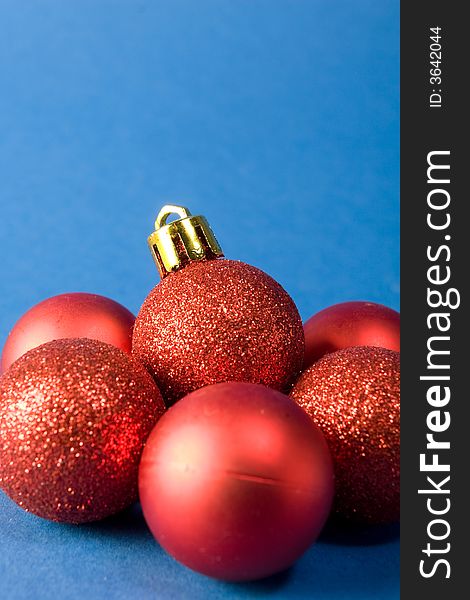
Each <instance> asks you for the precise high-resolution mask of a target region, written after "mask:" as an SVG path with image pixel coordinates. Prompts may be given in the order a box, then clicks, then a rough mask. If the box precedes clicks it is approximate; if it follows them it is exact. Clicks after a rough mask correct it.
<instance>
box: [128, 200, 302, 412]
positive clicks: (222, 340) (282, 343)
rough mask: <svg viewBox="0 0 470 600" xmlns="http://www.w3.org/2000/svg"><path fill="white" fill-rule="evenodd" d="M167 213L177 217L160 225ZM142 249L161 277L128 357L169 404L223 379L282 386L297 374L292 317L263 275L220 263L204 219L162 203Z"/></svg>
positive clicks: (298, 353) (289, 304) (298, 333)
mask: <svg viewBox="0 0 470 600" xmlns="http://www.w3.org/2000/svg"><path fill="white" fill-rule="evenodd" d="M172 213H177V214H179V215H180V216H181V218H180V219H178V220H177V221H173V222H172V223H169V224H168V225H165V223H166V219H167V218H168V216H169V215H170V214H172ZM149 245H150V248H151V250H152V252H153V255H154V259H155V261H156V263H157V265H158V267H159V270H160V273H161V275H162V277H163V280H162V281H161V282H160V283H159V284H158V285H157V286H156V287H155V288H154V289H153V290H152V291H151V292H150V294H149V295H148V297H147V299H146V300H145V302H144V304H143V306H142V308H141V310H140V312H139V314H138V316H137V319H136V323H135V327H134V336H133V352H134V354H135V355H136V356H137V357H138V358H139V359H140V360H141V361H142V362H143V364H144V365H145V366H146V367H147V369H148V370H149V371H150V372H151V373H152V374H153V375H154V377H155V379H156V381H157V383H158V385H159V387H160V389H161V390H162V393H163V396H164V397H165V400H166V401H167V402H168V403H169V404H171V403H173V402H175V401H176V400H178V399H179V398H181V397H182V396H184V395H185V394H187V393H189V392H191V391H193V390H195V389H198V388H200V387H203V386H205V385H208V384H214V383H219V382H223V381H245V382H250V383H262V384H264V385H267V386H270V387H272V388H275V389H279V390H282V389H285V388H286V386H287V385H288V384H289V382H291V381H292V379H293V378H294V377H295V375H296V374H297V373H298V372H299V371H300V368H301V366H302V360H303V353H304V335H303V329H302V323H301V320H300V316H299V313H298V311H297V308H296V307H295V304H294V302H293V301H292V299H291V298H290V297H289V295H288V294H287V293H286V292H285V291H284V289H283V288H282V287H281V286H280V285H279V284H278V283H276V281H274V279H272V278H271V277H269V275H266V273H263V271H260V270H259V269H256V268H255V267H251V266H249V265H247V264H244V263H242V262H236V261H233V260H225V259H222V258H221V256H222V251H221V249H220V247H219V245H218V243H217V241H216V240H215V238H214V236H213V234H212V231H211V230H210V228H209V225H208V223H207V221H206V220H205V219H204V217H200V216H199V217H195V216H190V213H189V212H188V211H187V209H185V208H182V207H179V206H165V207H164V208H163V209H162V211H161V212H160V214H159V216H158V218H157V221H156V231H155V232H154V233H153V234H152V235H151V236H150V237H149Z"/></svg>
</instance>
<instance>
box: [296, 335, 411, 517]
mask: <svg viewBox="0 0 470 600" xmlns="http://www.w3.org/2000/svg"><path fill="white" fill-rule="evenodd" d="M291 396H292V398H293V399H294V400H296V402H298V403H299V405H300V406H302V408H304V409H305V410H306V411H307V413H308V414H309V415H310V416H311V418H312V420H313V421H314V422H315V423H316V424H317V425H318V426H319V427H320V428H321V430H322V431H323V433H324V434H325V437H326V440H327V442H328V444H329V447H330V450H331V453H332V455H333V461H334V464H335V475H336V496H335V503H334V504H335V510H336V512H337V513H338V514H339V515H341V516H343V517H346V518H348V519H352V520H355V521H358V522H363V523H387V522H393V521H397V520H398V519H399V514H400V355H399V353H398V352H394V351H393V350H386V349H384V348H373V347H359V346H358V347H354V348H347V349H344V350H339V351H338V352H334V353H333V354H328V355H327V356H325V357H324V358H322V359H320V360H319V361H318V362H317V363H315V364H314V365H313V366H311V367H310V368H309V369H308V370H307V371H305V372H304V373H303V374H302V375H301V376H300V379H299V381H298V382H297V383H296V384H295V386H294V388H293V390H292V392H291Z"/></svg>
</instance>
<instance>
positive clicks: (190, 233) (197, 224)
mask: <svg viewBox="0 0 470 600" xmlns="http://www.w3.org/2000/svg"><path fill="white" fill-rule="evenodd" d="M173 214H176V215H178V216H179V217H180V218H179V219H176V220H175V221H171V222H170V223H167V221H168V217H169V216H170V215H173ZM147 241H148V245H149V248H150V252H151V253H152V256H153V260H154V261H155V264H156V265H157V268H158V270H159V272H160V276H161V278H162V279H163V278H164V277H166V276H167V275H169V274H170V273H173V272H174V271H178V270H179V269H182V268H183V267H185V266H186V265H188V264H189V263H191V262H193V261H195V260H209V259H214V258H219V257H221V256H223V255H224V254H223V252H222V248H221V247H220V246H219V242H218V241H217V240H216V238H215V236H214V234H213V232H212V229H211V228H210V226H209V223H208V222H207V220H206V218H205V217H203V216H201V215H197V216H195V215H192V214H191V213H190V212H189V210H188V209H187V208H185V207H184V206H177V205H173V204H166V205H165V206H164V207H163V208H162V209H161V211H160V212H159V213H158V217H157V219H156V221H155V231H154V232H153V233H152V234H150V235H149V237H148V239H147Z"/></svg>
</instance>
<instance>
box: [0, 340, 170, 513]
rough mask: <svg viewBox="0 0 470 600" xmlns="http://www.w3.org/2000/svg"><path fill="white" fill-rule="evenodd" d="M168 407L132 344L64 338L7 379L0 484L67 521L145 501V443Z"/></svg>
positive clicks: (1, 405) (1, 401)
mask: <svg viewBox="0 0 470 600" xmlns="http://www.w3.org/2000/svg"><path fill="white" fill-rule="evenodd" d="M163 412H164V404H163V399H162V397H161V394H160V392H159V390H158V388H157V386H156V385H155V383H154V381H153V380H152V378H151V377H150V375H149V374H148V373H147V372H146V371H145V369H144V368H143V367H142V366H141V365H139V364H138V363H137V362H136V361H135V360H133V359H132V358H130V357H129V356H128V355H127V354H125V353H124V352H123V351H122V350H119V349H118V348H116V347H114V346H111V345H109V344H106V343H103V342H98V341H95V340H89V339H64V340H56V341H53V342H49V343H47V344H44V345H42V346H39V347H38V348H35V349H33V350H30V351H29V352H28V353H27V354H25V355H24V356H22V357H21V358H20V359H19V360H17V361H16V362H15V363H14V364H13V365H12V366H11V367H10V369H9V370H8V371H7V372H6V373H5V374H4V375H3V377H2V378H1V379H0V439H1V442H0V487H1V488H2V489H3V490H4V491H5V492H6V493H7V494H8V495H9V496H10V497H11V498H12V499H13V500H14V501H15V502H16V503H17V504H19V505H20V506H21V507H22V508H24V509H25V510H27V511H31V512H33V513H35V514H36V515H39V516H41V517H44V518H46V519H51V520H53V521H61V522H67V523H83V522H87V521H94V520H97V519H101V518H103V517H106V516H108V515H111V514H113V513H116V512H118V511H119V510H121V509H123V508H125V507H126V506H127V505H129V504H130V503H131V502H133V501H134V500H135V499H136V498H137V473H138V465H139V460H140V456H141V453H142V450H143V446H144V443H145V441H146V439H147V437H148V435H149V433H150V431H151V430H152V428H153V426H154V424H155V423H156V422H157V420H158V419H159V417H160V416H161V415H162V414H163Z"/></svg>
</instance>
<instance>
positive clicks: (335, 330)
mask: <svg viewBox="0 0 470 600" xmlns="http://www.w3.org/2000/svg"><path fill="white" fill-rule="evenodd" d="M304 331H305V361H304V369H306V368H307V367H309V366H310V365H312V364H313V363H314V362H315V361H317V360H318V359H319V358H321V357H322V356H324V355H325V354H327V353H329V352H336V350H341V349H342V348H349V347H351V346H380V347H381V348H388V349H389V350H396V351H397V352H399V351H400V314H399V313H397V312H396V311H394V310H392V309H391V308H387V307H386V306H383V305H382V304H374V303H373V302H342V303H341V304H334V305H333V306H329V307H328V308H325V309H323V310H321V311H320V312H318V313H317V314H315V315H313V317H310V319H308V321H307V322H306V323H305V325H304Z"/></svg>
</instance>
